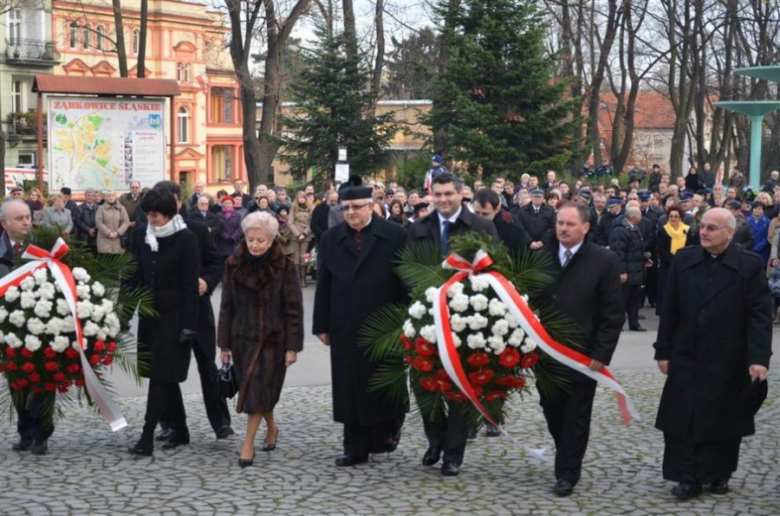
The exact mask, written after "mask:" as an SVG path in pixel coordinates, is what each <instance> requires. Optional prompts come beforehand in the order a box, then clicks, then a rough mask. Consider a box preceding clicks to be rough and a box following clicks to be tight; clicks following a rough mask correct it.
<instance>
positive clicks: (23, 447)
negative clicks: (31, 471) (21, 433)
mask: <svg viewBox="0 0 780 516" xmlns="http://www.w3.org/2000/svg"><path fill="white" fill-rule="evenodd" d="M32 444H33V441H32V439H21V440H19V442H18V443H14V444H13V446H11V449H12V450H13V451H18V452H22V451H27V450H29V449H30V448H31V447H32Z"/></svg>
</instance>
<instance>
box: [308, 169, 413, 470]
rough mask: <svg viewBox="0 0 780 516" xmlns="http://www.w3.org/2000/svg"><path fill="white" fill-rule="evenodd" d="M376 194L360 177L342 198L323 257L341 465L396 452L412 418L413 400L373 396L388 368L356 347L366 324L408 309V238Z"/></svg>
mask: <svg viewBox="0 0 780 516" xmlns="http://www.w3.org/2000/svg"><path fill="white" fill-rule="evenodd" d="M372 193H373V192H372V189H371V188H370V187H366V186H362V182H361V181H360V178H359V177H353V178H351V179H350V185H349V186H347V187H344V188H343V189H341V190H340V191H339V195H340V198H341V207H342V211H343V214H344V222H343V223H340V224H338V225H336V226H334V227H332V228H330V229H328V230H327V231H326V232H325V233H324V234H323V235H322V238H321V239H320V244H319V254H318V255H317V290H316V293H315V298H314V323H313V328H312V330H313V333H314V334H315V335H316V336H317V337H318V338H319V339H320V340H321V341H322V342H323V343H324V344H325V345H327V346H330V363H331V375H332V381H333V419H334V420H335V421H336V422H338V423H342V424H343V425H344V455H343V456H341V457H339V458H338V459H336V465H337V466H340V467H343V466H354V465H356V464H361V463H364V462H367V461H368V455H369V453H381V452H386V451H393V450H395V448H396V447H397V445H398V440H399V439H400V430H401V426H402V424H403V420H404V417H405V414H406V412H407V411H408V401H407V400H408V396H402V398H403V400H404V401H398V402H393V401H389V400H387V399H386V398H385V397H384V396H383V395H382V394H377V393H372V392H369V382H370V381H371V379H372V377H373V376H374V373H375V372H376V371H377V369H378V368H379V367H381V364H382V362H374V361H372V360H371V359H370V358H369V356H368V353H366V349H365V348H364V347H362V346H360V344H359V343H358V334H359V331H360V329H361V326H362V324H363V323H364V322H365V320H366V319H367V318H368V317H369V316H370V315H371V314H372V313H374V312H375V311H376V310H379V309H380V308H383V307H385V306H387V305H389V304H394V303H406V302H407V291H406V287H405V285H404V283H403V281H401V278H399V277H398V276H397V275H396V274H395V272H394V271H393V268H394V267H395V264H396V261H397V260H398V253H399V251H400V250H401V249H403V248H404V247H405V246H406V241H407V232H406V230H404V228H402V227H401V226H399V225H397V224H393V223H392V222H387V221H386V220H384V219H383V218H381V217H379V216H377V215H375V214H374V212H373V201H372V199H371V195H372Z"/></svg>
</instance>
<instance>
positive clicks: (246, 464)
mask: <svg viewBox="0 0 780 516" xmlns="http://www.w3.org/2000/svg"><path fill="white" fill-rule="evenodd" d="M254 463H255V450H254V449H253V450H252V458H251V459H242V458H241V457H238V466H239V467H240V468H241V469H243V468H248V467H249V466H251V465H252V464H254Z"/></svg>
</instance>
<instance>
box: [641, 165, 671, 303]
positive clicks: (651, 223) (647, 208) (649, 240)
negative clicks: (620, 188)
mask: <svg viewBox="0 0 780 516" xmlns="http://www.w3.org/2000/svg"><path fill="white" fill-rule="evenodd" d="M650 177H651V178H652V177H653V176H652V174H651V176H650ZM637 197H638V198H639V207H640V208H641V209H642V220H643V221H646V222H643V224H646V225H647V227H648V229H649V233H648V232H645V231H643V232H642V236H644V237H645V249H647V250H648V251H649V252H650V259H651V260H652V261H653V265H652V266H651V267H648V269H647V271H646V276H645V295H646V296H647V302H648V303H649V304H650V306H653V307H654V306H655V303H656V296H657V295H658V256H657V255H656V250H655V249H656V243H655V238H656V235H657V234H658V220H659V219H660V218H661V217H662V216H663V215H664V209H663V208H661V207H660V206H656V205H655V204H653V203H652V202H651V200H652V193H651V192H650V190H639V192H638V194H637Z"/></svg>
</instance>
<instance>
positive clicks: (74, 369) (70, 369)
mask: <svg viewBox="0 0 780 516" xmlns="http://www.w3.org/2000/svg"><path fill="white" fill-rule="evenodd" d="M68 372H69V373H78V372H79V365H78V364H71V365H69V366H68Z"/></svg>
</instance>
